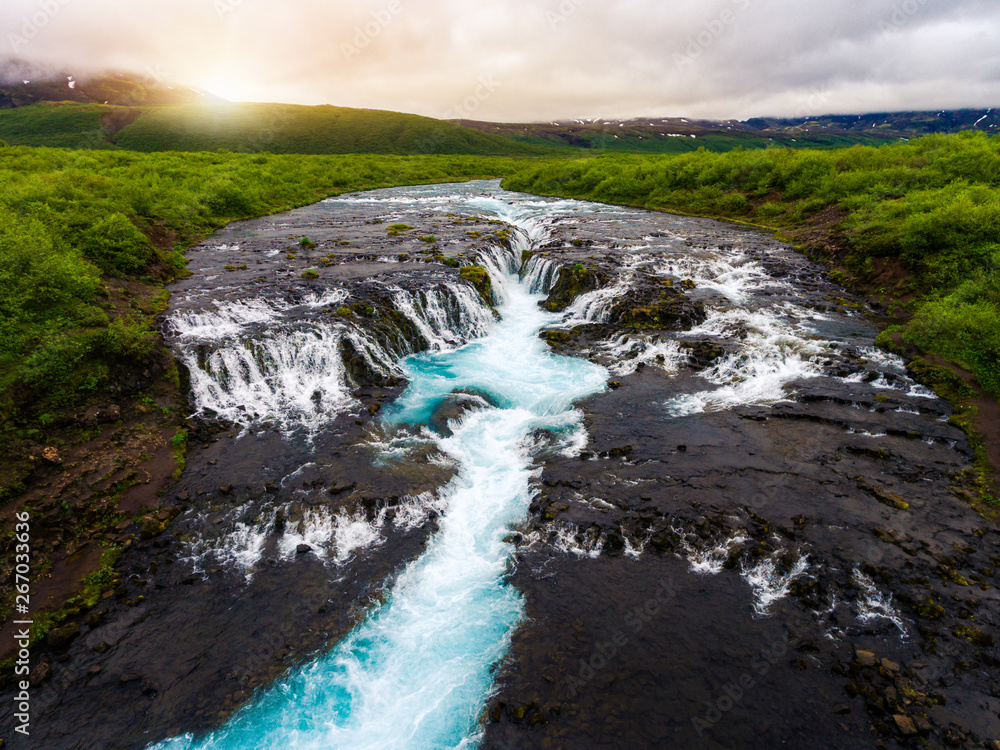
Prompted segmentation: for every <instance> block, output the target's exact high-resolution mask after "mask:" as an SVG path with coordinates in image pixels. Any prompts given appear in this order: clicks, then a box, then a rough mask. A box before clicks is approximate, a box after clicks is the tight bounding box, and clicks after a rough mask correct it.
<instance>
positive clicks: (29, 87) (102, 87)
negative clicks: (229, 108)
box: [0, 60, 225, 109]
mask: <svg viewBox="0 0 1000 750" xmlns="http://www.w3.org/2000/svg"><path fill="white" fill-rule="evenodd" d="M222 101H225V100H224V99H222V98H220V97H218V96H215V95H214V94H211V93H208V92H206V91H199V90H197V89H194V88H190V87H188V86H181V85H176V84H169V83H165V82H163V81H162V80H160V79H159V78H157V77H156V76H155V75H152V74H150V75H137V74H134V73H113V72H110V73H101V74H98V75H91V74H84V73H80V72H79V71H78V72H77V73H74V72H72V71H64V70H58V71H54V70H44V69H42V68H39V67H37V66H34V65H31V64H30V63H25V62H22V61H19V60H7V61H5V62H2V63H0V109H10V108H13V107H26V106H30V105H32V104H38V103H39V102H76V103H78V104H111V105H118V106H126V107H140V106H148V105H157V106H164V105H171V104H191V103H204V102H222Z"/></svg>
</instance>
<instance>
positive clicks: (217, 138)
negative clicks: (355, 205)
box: [0, 102, 553, 156]
mask: <svg viewBox="0 0 1000 750" xmlns="http://www.w3.org/2000/svg"><path fill="white" fill-rule="evenodd" d="M0 139H3V140H4V141H6V142H7V143H9V144H11V145H19V146H21V145H23V146H62V147H68V148H117V149H127V150H130V151H146V152H153V151H191V152H193V151H217V150H219V149H224V150H227V151H235V152H245V153H256V152H269V153H276V154H349V153H365V154H398V155H431V154H471V155H491V156H532V155H541V154H547V153H552V152H553V148H552V147H544V146H536V145H531V144H526V143H522V142H518V141H515V140H512V139H510V138H505V137H503V136H500V135H494V134H492V133H482V132H479V131H477V130H473V129H471V128H465V127H462V126H461V125H457V124H454V123H450V122H444V121H442V120H434V119H432V118H430V117H420V116H417V115H407V114H401V113H398V112H385V111H380V110H369V109H349V108H346V107H332V106H326V105H324V106H318V107H306V106H300V105H291V104H230V103H207V104H201V103H199V104H181V105H173V106H162V107H160V106H144V107H116V106H112V105H103V104H78V103H72V102H44V103H38V104H33V105H30V106H27V107H16V108H13V109H5V110H0Z"/></svg>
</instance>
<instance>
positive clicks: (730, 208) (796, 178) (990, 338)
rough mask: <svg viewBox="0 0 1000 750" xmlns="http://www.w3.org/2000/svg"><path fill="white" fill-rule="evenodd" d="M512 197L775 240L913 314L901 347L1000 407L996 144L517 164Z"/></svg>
mask: <svg viewBox="0 0 1000 750" xmlns="http://www.w3.org/2000/svg"><path fill="white" fill-rule="evenodd" d="M505 186H506V187H508V188H510V189H512V190H521V191H525V192H532V193H539V194H542V195H558V196H562V197H569V198H582V199H589V200H596V201H603V202H607V203H618V204H624V205H630V206H639V207H643V208H651V209H656V210H666V211H675V212H680V213H687V214H694V215H700V216H712V217H716V218H724V219H734V220H740V221H748V222H753V223H756V224H763V225H767V226H770V227H776V228H780V229H781V230H782V231H783V232H784V234H785V235H786V236H787V237H789V238H790V239H792V241H797V240H798V239H803V240H805V241H809V239H810V236H812V237H813V238H814V237H815V236H816V235H817V234H819V235H821V236H822V238H824V240H830V239H832V240H833V242H829V243H828V242H825V241H824V242H822V243H816V242H813V243H812V247H811V248H810V250H812V251H815V252H817V253H820V254H825V255H826V256H827V257H828V258H829V259H830V260H833V261H834V262H835V263H837V264H839V265H840V266H841V272H840V273H841V275H840V276H839V278H840V279H841V280H843V281H845V282H846V283H852V282H853V283H857V284H859V285H861V286H864V287H865V288H866V289H867V290H869V291H870V292H873V293H875V294H884V295H886V296H887V297H888V298H889V299H890V300H891V301H893V302H895V303H896V304H897V305H899V306H901V307H903V308H905V313H906V314H907V316H909V314H912V319H910V320H909V321H908V322H907V323H906V325H905V326H903V328H902V337H903V339H904V341H906V342H908V343H911V344H914V345H916V346H918V347H919V348H920V349H922V350H924V351H927V352H932V353H937V354H941V355H943V356H945V357H947V358H949V359H950V360H952V361H954V362H957V363H958V364H960V365H962V366H963V367H966V368H967V369H969V370H971V371H972V372H974V373H975V374H976V377H977V378H978V380H979V382H980V383H981V384H982V385H983V386H984V387H985V388H986V389H988V390H989V391H990V392H992V393H993V394H994V395H1000V239H998V238H1000V140H998V139H996V138H990V137H988V136H986V135H984V134H979V133H962V134H958V135H947V136H930V137H927V138H922V139H919V140H916V141H913V142H911V143H905V144H894V145H889V146H881V147H878V148H875V147H868V146H854V147H852V148H848V149H842V150H837V151H815V150H808V149H803V150H788V149H767V150H759V151H732V152H729V153H725V154H713V153H709V152H707V151H699V152H697V153H693V154H687V155H682V156H601V157H596V158H591V159H585V160H584V159H576V160H567V161H560V162H549V163H544V164H541V165H526V166H525V167H524V168H523V169H522V170H521V171H519V172H518V173H517V174H516V175H514V176H513V177H511V178H508V179H507V180H506V182H505Z"/></svg>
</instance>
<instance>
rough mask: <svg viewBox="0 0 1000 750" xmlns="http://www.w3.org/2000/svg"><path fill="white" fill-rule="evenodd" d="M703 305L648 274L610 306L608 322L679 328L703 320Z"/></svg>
mask: <svg viewBox="0 0 1000 750" xmlns="http://www.w3.org/2000/svg"><path fill="white" fill-rule="evenodd" d="M705 317H706V314H705V307H704V305H702V304H701V303H700V302H695V301H693V300H692V299H690V298H689V297H688V296H687V295H686V294H684V292H682V291H680V290H679V289H677V288H676V287H674V286H672V285H668V284H665V283H664V281H663V279H661V278H659V277H657V276H650V275H648V274H646V275H642V276H640V277H639V278H638V279H636V280H634V281H633V283H632V284H631V285H630V287H629V290H628V291H627V292H625V293H624V294H623V295H622V296H621V297H620V298H619V299H618V300H617V301H616V303H615V305H614V307H612V309H611V322H612V323H616V324H618V325H623V326H628V327H631V328H662V329H666V330H673V331H683V330H687V329H689V328H692V327H693V326H695V325H697V324H698V323H701V322H703V321H704V320H705Z"/></svg>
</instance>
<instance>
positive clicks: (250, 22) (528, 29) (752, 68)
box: [0, 0, 1000, 121]
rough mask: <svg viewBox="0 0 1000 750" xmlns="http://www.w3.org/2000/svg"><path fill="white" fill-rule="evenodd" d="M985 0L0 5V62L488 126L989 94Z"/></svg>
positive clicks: (989, 101) (893, 106) (991, 68)
mask: <svg viewBox="0 0 1000 750" xmlns="http://www.w3.org/2000/svg"><path fill="white" fill-rule="evenodd" d="M998 41H1000V0H563V1H562V2H559V0H480V1H479V2H476V1H475V0H0V57H9V56H16V57H18V58H21V59H25V60H28V61H31V62H35V63H42V64H52V65H61V66H66V67H68V68H70V69H71V70H72V71H80V70H82V69H84V68H91V69H99V68H109V67H110V68H119V69H123V68H124V69H133V70H137V71H140V72H144V73H147V74H153V75H156V76H159V77H161V78H163V79H164V80H169V81H178V82H184V83H188V84H190V85H192V86H196V87H203V88H206V89H209V90H211V91H213V92H214V93H217V94H219V95H220V96H223V97H225V98H227V99H232V100H236V101H280V102H293V103H302V104H336V105H342V106H350V107H371V108H378V109H391V110H397V111H403V112H414V113H418V114H423V115H429V116H431V117H440V118H446V117H459V116H462V117H470V118H473V119H484V120H498V121H536V120H550V119H557V118H558V119H567V118H584V117H601V118H618V117H630V116H645V115H652V116H690V117H711V118H729V117H733V118H741V119H743V118H747V117H753V116H759V115H776V116H797V115H803V114H823V113H860V112H870V111H885V110H901V109H936V108H959V107H990V106H995V105H996V106H1000V43H998Z"/></svg>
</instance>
